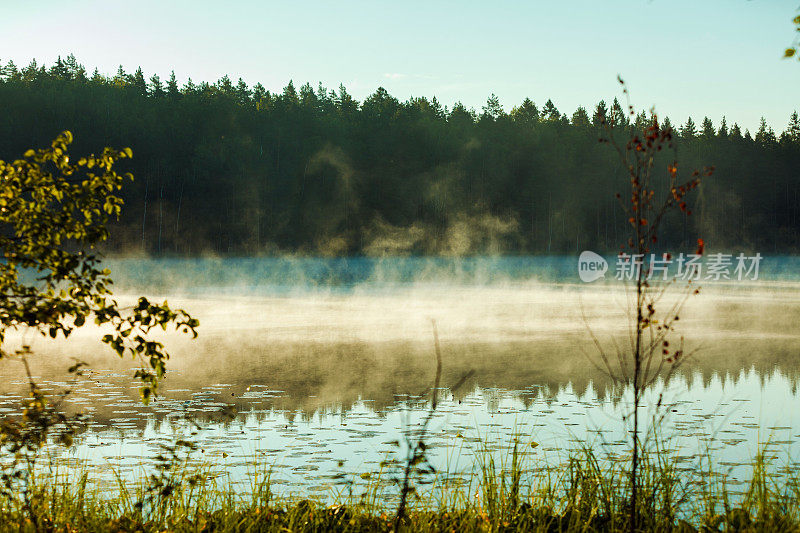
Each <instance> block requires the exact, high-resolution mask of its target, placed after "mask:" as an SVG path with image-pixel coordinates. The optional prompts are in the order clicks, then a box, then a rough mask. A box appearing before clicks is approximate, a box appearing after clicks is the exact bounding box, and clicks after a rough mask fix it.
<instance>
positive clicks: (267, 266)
mask: <svg viewBox="0 0 800 533" xmlns="http://www.w3.org/2000/svg"><path fill="white" fill-rule="evenodd" d="M798 266H799V265H798V260H797V259H796V258H767V259H766V260H765V261H764V262H763V264H762V273H761V279H759V280H758V281H753V282H747V283H745V282H727V283H706V284H704V286H703V290H702V291H701V294H700V295H698V296H697V297H693V298H692V299H691V300H690V301H689V303H688V304H687V307H686V309H685V311H684V312H683V313H682V315H681V321H680V327H679V333H680V334H682V335H683V336H684V337H685V345H686V350H687V351H691V352H693V356H692V358H691V360H690V361H688V362H687V363H686V364H685V366H684V367H682V369H681V371H680V373H679V374H678V375H677V376H676V377H675V378H674V379H673V381H672V382H671V383H669V385H668V386H667V387H666V389H665V394H664V398H665V402H664V403H665V405H667V406H668V407H667V409H666V410H665V412H666V414H667V416H666V418H665V419H664V420H663V422H661V423H660V426H659V427H660V429H661V434H662V435H663V436H664V437H666V438H668V439H671V440H670V441H669V445H670V446H674V447H676V448H677V449H678V450H679V456H680V457H681V458H682V460H683V461H684V462H685V467H686V468H695V467H696V465H697V462H698V461H699V460H700V459H701V458H702V457H707V456H708V454H709V452H711V453H712V454H713V456H714V458H715V460H716V461H718V462H719V464H720V465H722V467H723V468H728V467H733V466H734V465H737V464H741V463H743V462H745V461H747V460H749V459H750V458H751V457H752V456H753V455H754V454H755V452H756V451H757V449H758V447H759V445H760V443H761V444H763V443H765V442H770V444H769V446H770V447H769V449H770V450H774V451H776V452H779V453H780V454H781V455H782V456H783V457H784V458H787V459H786V460H789V461H790V460H791V458H793V457H796V456H797V454H796V452H797V451H798V449H797V445H796V441H797V440H798V438H800V437H798V434H799V433H800V415H796V414H795V413H800V395H798V394H797V388H796V384H797V379H798V371H799V370H800V333H798V330H797V328H796V324H797V319H798V318H800V280H798V275H797V273H798V272H800V268H798ZM111 267H112V272H113V274H114V275H115V277H116V279H117V280H118V283H117V293H118V294H131V295H133V294H138V293H145V294H147V295H148V296H155V297H168V298H169V301H170V304H172V305H178V306H181V307H184V308H185V309H187V310H189V311H190V312H192V313H193V314H194V315H195V316H197V317H198V318H199V319H200V321H201V328H200V330H199V331H200V337H199V338H198V339H197V340H195V341H191V342H190V341H187V340H186V339H183V338H180V337H178V336H176V335H167V336H166V337H165V342H166V343H167V346H168V348H170V350H171V352H172V353H173V359H172V360H171V361H170V363H169V366H168V368H169V373H168V376H167V379H166V380H165V381H164V383H163V388H162V392H163V397H161V398H159V399H158V400H157V401H156V402H154V403H152V404H151V405H149V406H146V407H145V406H142V405H141V404H140V403H139V402H138V397H137V385H136V383H135V382H134V381H133V380H132V371H133V370H132V368H133V367H132V366H131V364H130V362H128V361H120V360H119V359H117V358H116V357H115V356H114V355H112V354H111V353H109V352H108V351H107V350H105V348H104V347H103V346H102V345H100V344H99V343H98V342H97V339H98V338H99V335H98V333H99V332H98V331H91V330H85V331H81V332H79V333H77V334H76V335H75V336H74V337H72V338H70V339H69V340H68V341H63V340H59V341H57V342H52V341H44V340H43V339H30V338H29V337H26V339H25V340H26V341H31V340H32V341H33V345H32V346H33V349H34V351H35V352H36V353H37V355H36V356H35V358H34V370H35V372H36V373H37V375H38V376H39V377H40V379H41V382H42V383H43V384H44V385H45V387H46V388H47V389H49V390H52V391H58V390H61V389H63V388H67V387H68V388H70V389H71V390H72V391H73V392H72V394H71V396H70V403H69V409H78V410H83V411H85V412H89V413H91V415H92V420H93V422H92V424H91V426H90V427H89V428H88V429H87V431H86V432H84V433H83V434H82V436H81V438H80V439H79V443H78V445H77V446H76V447H75V448H74V449H73V450H70V451H68V452H63V453H62V452H57V453H61V454H62V456H63V457H69V458H70V459H69V460H70V461H72V464H74V465H79V464H82V465H87V464H88V465H96V466H98V467H100V470H99V471H98V475H108V474H109V472H110V470H109V469H108V468H107V467H108V466H109V465H112V466H114V467H115V468H116V470H117V471H118V472H123V473H128V474H130V475H135V474H137V473H140V472H141V467H142V466H145V465H146V464H147V463H148V461H150V460H151V459H152V457H153V456H154V455H155V454H156V453H157V451H158V444H160V443H168V442H171V441H174V440H175V439H176V438H179V437H183V438H187V437H188V438H190V439H191V440H193V441H195V442H197V443H198V444H199V445H200V449H199V450H198V452H196V454H195V455H196V456H197V458H198V459H199V460H206V461H211V462H212V463H213V464H214V465H216V468H217V469H218V471H219V472H224V473H225V475H230V476H232V478H233V479H234V480H244V479H247V475H248V471H250V470H251V469H252V463H253V462H259V463H260V464H262V465H263V464H270V465H274V466H275V467H276V474H275V476H274V479H275V482H276V487H279V486H281V485H283V486H285V487H287V489H288V488H290V487H292V486H293V485H295V484H299V485H301V486H302V487H303V490H308V491H315V490H316V491H327V490H328V489H329V487H330V486H331V485H332V484H334V485H336V484H338V486H340V487H341V486H345V485H342V484H343V483H344V482H345V481H347V480H353V479H355V480H356V481H358V480H361V479H362V476H361V474H365V473H368V472H373V471H375V470H377V469H378V468H379V464H380V462H381V461H383V460H385V459H386V458H390V457H397V452H398V448H397V447H396V446H395V445H394V444H393V441H398V440H399V441H401V442H402V440H403V439H402V436H403V432H404V431H407V430H409V429H413V428H414V427H415V424H418V422H419V420H420V419H421V417H422V415H423V414H424V413H425V409H426V407H427V403H426V401H427V398H429V396H428V395H429V392H430V387H431V386H432V383H433V378H434V369H435V361H434V351H433V330H432V320H435V321H436V323H437V327H438V331H439V336H440V341H441V347H442V356H443V375H442V385H443V386H444V387H449V386H450V385H453V384H455V383H457V382H458V381H459V380H460V379H461V377H462V376H464V375H465V374H467V373H470V372H472V374H471V377H470V378H469V379H468V380H467V381H466V382H465V384H464V385H463V386H462V387H461V388H460V389H459V390H457V391H455V393H451V392H450V391H443V394H444V398H445V401H444V403H443V405H442V407H441V409H440V410H439V411H438V413H437V416H436V418H435V420H434V423H433V425H432V428H433V437H432V438H431V443H432V444H433V456H434V458H435V462H436V463H437V466H438V467H439V468H441V469H442V470H446V471H449V472H451V473H457V472H464V471H469V470H470V469H471V468H472V466H473V464H474V460H475V453H476V451H477V450H479V449H480V447H481V446H482V445H485V444H487V443H488V444H489V447H490V448H503V447H504V446H507V445H508V444H509V442H511V436H512V435H517V436H519V438H520V439H521V440H520V441H525V443H526V445H530V444H531V443H532V442H533V443H535V444H536V446H535V447H534V446H528V448H526V450H527V451H528V452H529V453H530V459H531V460H532V461H533V462H534V463H535V462H538V461H551V462H552V461H553V460H556V461H557V460H559V459H560V458H563V456H564V453H565V451H567V450H569V449H570V448H574V447H576V446H583V445H586V444H590V445H593V446H595V447H597V449H598V450H602V453H603V454H605V455H607V456H609V457H612V458H613V457H615V454H622V453H624V452H625V451H626V450H627V447H626V445H625V444H624V441H623V439H624V438H625V435H626V433H625V427H624V425H623V423H622V422H621V420H620V419H621V416H622V414H624V413H626V412H627V410H628V402H627V396H626V394H627V393H626V392H625V391H620V390H618V388H617V389H615V387H614V383H613V382H611V380H610V379H609V378H608V377H607V375H606V374H605V373H604V372H602V371H601V370H600V369H598V368H597V367H596V365H595V363H597V362H598V357H597V349H596V347H595V346H594V345H593V343H592V341H591V337H590V335H589V329H591V331H593V332H594V333H595V334H596V335H597V337H598V339H599V340H600V341H601V344H603V345H604V346H606V347H610V346H613V343H614V342H617V343H624V342H625V338H626V335H627V332H628V329H627V328H628V325H629V323H628V320H627V317H626V309H627V306H628V303H627V301H628V300H627V299H628V296H629V294H628V293H626V291H625V288H624V286H622V285H621V284H618V283H614V282H611V281H609V282H598V283H595V284H591V285H587V284H582V283H580V281H578V279H577V273H576V268H575V258H574V257H563V258H473V259H467V260H463V259H462V260H454V259H436V260H423V259H398V260H369V259H356V260H341V259H339V260H323V259H241V260H216V259H204V260H162V261H152V260H139V259H130V260H117V261H112V262H111ZM71 357H77V358H79V359H81V360H83V361H86V362H87V363H89V364H90V368H91V370H90V371H89V372H87V374H86V375H85V376H84V377H81V378H78V379H73V378H71V377H70V376H69V375H68V374H67V373H66V371H65V370H66V368H67V367H68V366H69V365H70V364H72V359H71ZM18 366H19V365H18V364H16V365H15V364H14V363H13V362H10V361H4V362H3V363H2V366H0V370H2V372H3V377H4V382H3V383H4V389H3V393H4V394H3V396H2V405H1V406H0V409H3V410H4V411H5V412H9V411H12V410H13V409H15V405H16V402H18V400H19V399H20V398H21V395H22V394H24V393H25V388H24V387H25V382H24V380H22V374H21V368H19V367H18ZM662 388H663V387H661V386H659V387H657V388H656V389H657V390H656V391H655V392H661V389H662ZM655 400H656V398H655V397H652V398H651V400H650V402H649V405H648V409H650V412H652V405H653V404H654V403H655ZM401 448H402V447H401ZM401 451H402V450H401ZM498 453H500V452H498ZM734 474H735V472H734ZM295 490H296V489H295Z"/></svg>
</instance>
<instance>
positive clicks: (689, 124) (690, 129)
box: [681, 117, 697, 139]
mask: <svg viewBox="0 0 800 533" xmlns="http://www.w3.org/2000/svg"><path fill="white" fill-rule="evenodd" d="M696 136H697V127H696V126H695V124H694V120H692V117H689V120H687V121H686V124H685V125H684V126H683V127H682V128H681V137H683V138H684V139H694V138H695V137H696Z"/></svg>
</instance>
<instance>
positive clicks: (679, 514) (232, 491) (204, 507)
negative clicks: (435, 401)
mask: <svg viewBox="0 0 800 533" xmlns="http://www.w3.org/2000/svg"><path fill="white" fill-rule="evenodd" d="M181 446H183V445H181ZM181 446H175V447H171V448H165V451H164V453H162V460H160V461H159V462H157V463H156V464H157V466H156V467H155V468H154V470H153V471H152V472H150V473H149V474H148V475H146V476H142V477H141V479H140V480H139V482H137V483H133V484H130V483H128V482H126V481H124V480H123V479H122V477H118V478H117V483H116V485H114V486H113V487H112V488H109V487H108V486H100V485H99V484H98V485H95V484H93V483H92V481H91V480H90V479H89V476H88V475H87V473H85V472H84V473H80V472H76V471H75V470H69V469H60V470H59V469H58V468H55V469H50V470H47V471H44V470H42V471H40V472H39V473H37V474H36V475H34V476H33V477H32V478H31V482H30V485H29V487H28V490H27V491H25V494H26V495H27V497H26V498H23V497H22V496H21V494H22V492H20V493H19V494H18V496H17V497H7V498H6V499H5V501H4V502H3V506H2V509H0V532H5V531H63V532H71V531H131V532H133V531H141V532H150V531H152V532H156V531H175V532H184V531H185V532H201V531H237V532H238V531H242V532H245V531H275V532H279V531H280V532H285V531H396V530H402V531H542V532H545V531H546V532H556V531H564V532H567V531H569V532H572V531H575V532H577V531H581V532H588V531H627V530H628V527H629V522H628V521H629V520H630V509H629V502H630V476H629V475H628V474H629V468H630V460H629V458H628V459H627V460H625V461H617V462H611V461H608V460H605V459H598V457H597V456H596V455H595V454H594V453H593V451H592V450H591V449H585V450H583V451H581V452H578V453H574V454H572V455H571V456H569V457H567V458H566V460H565V461H564V462H563V463H562V464H560V465H558V466H553V465H550V466H541V467H537V466H538V465H535V464H532V463H531V461H532V459H531V457H532V456H531V455H530V454H527V453H525V452H524V451H523V450H524V449H525V448H526V447H527V446H530V443H527V442H523V441H522V440H521V439H514V440H513V442H511V443H509V445H508V448H507V450H505V452H504V453H501V454H500V455H499V459H496V457H498V456H497V455H496V454H492V453H489V452H486V453H484V454H482V455H479V457H478V460H477V463H476V471H475V474H474V475H473V476H472V477H470V478H467V479H466V480H465V481H464V483H453V482H452V479H451V478H450V477H448V476H445V475H443V474H432V475H431V479H430V480H429V481H430V482H429V483H428V484H426V485H424V486H425V489H424V491H423V489H422V488H420V487H421V485H420V486H418V487H417V488H416V490H414V491H413V493H412V497H411V498H410V499H409V504H408V505H409V506H408V508H407V510H406V511H405V513H404V517H403V519H402V521H400V522H397V521H396V520H395V510H396V506H397V501H398V492H397V490H398V489H397V483H396V480H395V481H394V482H392V480H391V479H390V478H391V476H392V474H391V472H390V471H389V470H384V471H382V472H381V473H380V474H376V475H373V476H370V477H369V479H368V480H367V481H366V483H365V484H360V485H359V490H358V492H357V493H353V492H349V493H347V494H344V493H341V492H340V493H339V494H338V495H335V496H334V498H335V501H334V502H333V503H331V502H325V503H323V502H321V501H314V500H310V499H302V498H299V497H291V496H277V495H275V494H274V493H273V491H272V487H271V485H270V470H269V469H268V468H266V467H265V468H264V469H261V470H258V469H256V471H253V472H252V474H253V475H251V476H250V481H249V486H248V487H246V488H245V489H244V490H243V489H242V487H241V486H237V487H235V488H234V486H233V485H231V484H229V483H226V480H225V479H224V478H221V477H214V476H213V475H212V473H211V470H210V468H211V465H205V466H204V465H197V464H195V463H191V462H189V461H188V459H187V455H186V454H185V453H183V452H184V451H185V450H183V449H182V447H181ZM677 465H678V461H677V459H676V457H675V454H674V452H671V451H666V450H660V451H658V450H656V451H652V452H650V453H647V454H645V455H644V457H643V458H642V463H641V464H640V466H641V468H642V470H641V477H640V479H639V482H640V486H639V489H640V498H638V500H637V501H638V512H637V524H638V529H639V530H641V531H665V532H673V531H679V532H689V531H800V476H798V474H797V472H795V471H794V470H792V469H779V468H776V466H775V465H774V462H773V461H771V460H770V459H769V455H768V454H767V453H766V447H764V452H762V453H759V454H758V455H757V456H756V457H755V458H754V459H753V461H752V464H751V465H750V476H749V481H748V482H747V483H746V484H745V485H744V487H742V486H740V485H736V486H735V487H734V486H733V485H731V484H730V483H729V479H728V478H727V476H725V475H724V474H714V472H715V470H716V468H714V467H713V465H711V464H710V462H708V463H707V464H706V465H705V466H704V467H703V468H699V469H697V470H692V471H686V470H685V469H680V468H678V466H677ZM709 473H710V474H711V475H709ZM734 488H735V489H736V490H734ZM26 499H27V501H24V500H26Z"/></svg>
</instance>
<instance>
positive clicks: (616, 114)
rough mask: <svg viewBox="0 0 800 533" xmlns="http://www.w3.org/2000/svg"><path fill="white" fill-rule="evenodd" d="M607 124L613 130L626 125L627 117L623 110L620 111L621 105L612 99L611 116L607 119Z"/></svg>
mask: <svg viewBox="0 0 800 533" xmlns="http://www.w3.org/2000/svg"><path fill="white" fill-rule="evenodd" d="M609 122H610V123H611V126H613V127H615V128H618V127H622V126H627V125H628V115H627V114H626V113H625V110H623V109H622V105H621V104H620V103H619V100H618V99H616V98H614V102H613V103H612V104H611V116H610V117H609Z"/></svg>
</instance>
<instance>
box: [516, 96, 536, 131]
mask: <svg viewBox="0 0 800 533" xmlns="http://www.w3.org/2000/svg"><path fill="white" fill-rule="evenodd" d="M510 117H511V120H513V121H514V122H517V123H519V124H525V125H527V126H532V125H534V124H536V123H537V122H539V108H538V107H536V104H534V103H533V101H532V100H531V99H530V98H526V99H525V100H523V101H522V103H521V104H520V105H519V106H514V109H512V110H511V114H510Z"/></svg>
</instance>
